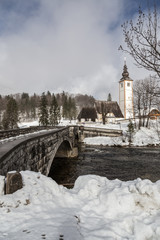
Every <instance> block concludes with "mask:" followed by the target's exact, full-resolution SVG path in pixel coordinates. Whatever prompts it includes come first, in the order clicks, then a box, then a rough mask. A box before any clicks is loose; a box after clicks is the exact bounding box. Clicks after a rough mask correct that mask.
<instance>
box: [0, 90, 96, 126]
mask: <svg viewBox="0 0 160 240" xmlns="http://www.w3.org/2000/svg"><path fill="white" fill-rule="evenodd" d="M94 102H95V99H94V97H93V96H88V95H86V94H85V95H83V94H76V95H74V94H69V93H66V92H64V91H63V92H62V93H57V94H54V93H51V92H50V91H47V92H46V93H45V92H43V93H42V94H41V95H38V94H36V93H34V94H33V95H29V94H28V93H25V92H23V93H22V94H13V95H6V96H2V95H0V129H1V130H3V129H5V130H7V129H13V128H17V127H18V122H24V121H34V120H37V119H38V120H39V124H40V125H43V126H47V125H51V126H54V125H56V124H57V123H59V122H60V120H61V119H62V118H63V119H68V120H73V119H76V118H77V115H78V113H79V111H80V110H81V109H82V108H83V107H86V106H87V107H93V106H94Z"/></svg>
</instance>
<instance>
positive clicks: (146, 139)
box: [84, 127, 160, 147]
mask: <svg viewBox="0 0 160 240" xmlns="http://www.w3.org/2000/svg"><path fill="white" fill-rule="evenodd" d="M84 142H85V143H86V144H88V145H107V146H128V145H129V144H130V145H132V146H139V147H143V146H160V133H158V131H157V130H156V129H155V128H150V129H148V128H144V127H142V128H141V129H140V130H138V131H135V133H134V134H133V137H132V142H131V143H129V141H128V137H127V131H124V135H123V136H120V137H91V138H85V139H84Z"/></svg>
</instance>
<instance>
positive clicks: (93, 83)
mask: <svg viewBox="0 0 160 240" xmlns="http://www.w3.org/2000/svg"><path fill="white" fill-rule="evenodd" d="M22 2H23V3H24V2H26V1H24V0H22V1H18V2H17V3H16V1H15V4H17V5H16V6H15V5H14V8H13V7H12V6H11V10H10V9H9V8H6V9H5V12H3V16H4V20H5V17H6V19H7V21H8V26H10V27H7V29H5V28H2V29H1V35H0V89H1V93H2V94H6V93H7V94H10V93H17V92H29V93H31V94H32V93H34V92H36V93H42V92H43V91H47V90H49V91H51V92H55V93H56V92H60V91H63V90H64V91H68V92H71V93H78V92H80V93H87V94H90V95H94V97H96V98H99V99H105V98H107V95H108V93H109V92H111V94H112V99H113V100H114V99H116V100H118V81H119V79H120V78H121V72H122V67H123V55H122V53H120V52H118V47H119V45H120V44H121V42H122V39H123V37H122V31H121V28H120V25H121V23H122V22H123V20H124V19H123V10H124V6H125V0H121V1H119V0H112V1H106V0H101V1H98V0H81V1H78V0H68V1H65V0H62V1H59V0H39V1H36V0H34V1H33V0H32V1H31V0H29V1H28V5H27V7H24V5H23V4H22ZM17 9H18V10H17ZM24 9H26V10H24ZM10 11H11V12H12V14H11V15H10V17H9V13H10ZM15 16H16V18H15ZM13 19H16V20H13ZM17 23H20V24H19V25H18V27H17ZM128 63H129V68H130V69H132V63H131V60H129V61H128ZM133 75H134V74H133Z"/></svg>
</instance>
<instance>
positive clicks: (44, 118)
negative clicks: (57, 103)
mask: <svg viewBox="0 0 160 240" xmlns="http://www.w3.org/2000/svg"><path fill="white" fill-rule="evenodd" d="M39 123H40V124H41V125H43V126H47V125H48V124H49V121H48V102H47V98H46V95H45V93H44V92H43V93H42V96H41V101H40V114H39Z"/></svg>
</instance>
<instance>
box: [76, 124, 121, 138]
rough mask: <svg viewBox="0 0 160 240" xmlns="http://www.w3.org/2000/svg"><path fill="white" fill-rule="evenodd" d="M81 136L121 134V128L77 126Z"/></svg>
mask: <svg viewBox="0 0 160 240" xmlns="http://www.w3.org/2000/svg"><path fill="white" fill-rule="evenodd" d="M79 129H80V131H81V134H82V135H83V137H92V136H111V137H114V136H121V135H122V130H120V129H107V128H97V127H85V126H80V127H79Z"/></svg>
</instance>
